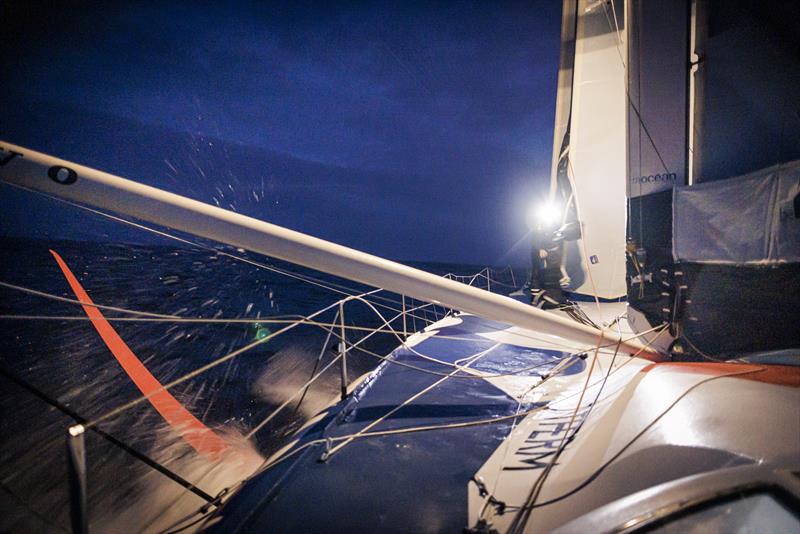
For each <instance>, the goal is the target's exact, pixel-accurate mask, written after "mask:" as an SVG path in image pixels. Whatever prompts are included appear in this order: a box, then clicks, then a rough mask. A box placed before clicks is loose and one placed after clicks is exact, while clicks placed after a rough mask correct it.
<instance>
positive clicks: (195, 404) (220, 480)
mask: <svg viewBox="0 0 800 534" xmlns="http://www.w3.org/2000/svg"><path fill="white" fill-rule="evenodd" d="M0 247H2V248H1V249H0V250H2V255H3V261H2V262H0V282H2V283H3V284H11V285H14V286H18V288H28V289H32V290H36V291H39V292H42V293H46V294H47V295H50V297H47V296H44V295H39V294H32V293H29V292H24V291H22V290H20V289H18V288H17V289H15V288H11V287H9V286H8V285H3V286H0V316H2V318H0V367H1V368H2V374H0V384H2V387H1V388H0V532H31V531H37V532H60V531H66V532H69V531H70V519H69V499H68V490H67V463H66V440H67V430H68V428H69V427H70V426H71V425H73V424H74V423H75V421H74V419H73V418H71V417H70V416H69V415H67V414H65V413H64V410H63V409H60V408H59V407H57V406H55V405H56V404H58V405H60V406H62V407H66V408H67V409H68V410H70V411H72V412H74V413H76V414H78V415H79V416H80V417H82V418H84V419H86V420H89V421H94V420H96V419H102V420H101V422H100V423H98V425H97V426H98V428H101V429H102V430H103V431H105V432H107V433H109V434H111V435H112V436H114V437H115V438H117V439H119V440H121V441H123V442H124V443H126V444H127V445H129V446H130V447H132V448H134V449H136V450H137V451H139V452H141V453H143V454H145V455H147V456H148V457H150V458H152V459H153V460H155V461H157V462H159V463H161V464H162V465H164V466H166V467H167V468H169V469H170V470H172V471H174V472H176V473H177V474H179V475H180V476H181V477H183V478H184V479H186V480H187V481H189V482H191V483H192V484H195V485H197V486H198V487H200V488H201V489H203V491H205V492H206V493H209V494H211V495H216V494H217V493H218V492H219V491H221V490H223V488H228V487H232V486H235V484H236V483H237V482H239V481H241V480H242V479H243V478H245V477H246V476H247V475H249V474H250V473H252V472H253V471H254V470H255V469H257V467H258V466H259V465H260V464H261V463H262V462H263V461H264V460H265V459H266V458H267V457H269V455H270V454H272V453H273V452H275V451H276V450H277V448H279V447H280V446H281V445H282V444H283V443H285V441H286V437H287V436H288V435H289V434H291V433H292V432H294V431H295V430H297V429H298V428H299V427H300V426H301V425H302V424H303V423H304V422H305V421H306V420H308V418H310V417H312V416H313V415H314V414H315V413H317V412H318V411H319V410H320V409H321V408H323V407H324V406H325V405H327V404H328V403H329V402H330V400H331V399H334V398H336V396H337V395H338V392H339V387H340V369H339V367H338V365H334V366H332V367H331V368H330V369H329V370H328V371H326V373H325V374H323V375H322V376H321V377H320V378H319V379H318V380H317V381H315V382H314V384H313V385H312V386H310V387H309V388H308V389H307V391H306V393H305V394H304V395H298V396H296V397H295V398H294V400H292V402H291V403H290V404H289V405H288V406H287V408H286V409H285V410H283V411H282V412H281V414H280V415H279V416H277V417H275V418H273V419H272V420H271V421H270V422H269V423H268V424H266V425H264V426H263V428H261V429H260V430H259V431H258V432H257V433H255V434H254V435H253V436H252V437H251V438H250V439H246V436H247V435H248V434H249V433H250V432H251V430H252V429H254V428H256V427H257V426H258V425H259V424H260V423H261V422H263V421H264V420H265V418H266V417H267V416H269V415H270V414H271V413H272V412H273V411H274V410H275V409H276V407H277V406H279V405H281V404H282V403H284V402H285V401H287V399H290V398H291V397H292V395H295V394H296V393H297V392H298V391H299V390H301V389H302V386H303V384H304V383H305V382H306V381H307V380H308V379H309V378H310V377H311V376H312V374H313V373H314V372H315V370H316V369H319V368H321V367H322V366H324V365H325V364H326V363H327V362H329V361H330V360H331V359H332V358H333V357H334V356H335V346H336V342H335V341H336V340H335V339H334V340H327V343H326V337H327V335H328V332H327V331H326V330H325V325H302V326H298V327H295V328H293V329H292V330H290V331H288V332H286V333H283V334H281V335H278V336H276V337H272V338H269V339H267V340H266V341H264V342H262V343H260V344H257V345H256V346H254V347H252V348H250V349H249V350H246V351H244V352H242V353H241V354H239V355H238V356H236V357H233V358H230V359H227V360H226V361H224V362H222V363H220V364H218V365H215V366H213V367H211V368H210V369H208V370H206V371H204V372H202V373H200V374H198V375H197V376H194V377H192V378H190V379H188V380H185V381H184V382H182V383H180V384H178V385H176V386H175V387H173V388H172V389H171V392H172V394H173V395H174V397H175V398H176V399H177V400H178V401H179V402H180V403H182V404H183V405H184V406H185V407H186V408H187V409H188V410H189V411H190V412H191V413H192V414H193V415H194V416H195V417H197V418H198V419H199V420H201V421H202V422H203V423H204V424H205V425H206V426H207V427H209V428H210V429H212V430H213V431H214V432H215V433H217V434H218V435H220V436H222V437H223V439H224V440H225V442H226V443H227V444H228V445H229V447H228V449H227V452H226V453H225V454H223V455H222V457H220V458H214V459H212V458H207V457H203V456H202V455H200V454H198V453H197V452H196V451H195V450H194V449H192V448H191V447H190V446H188V445H187V444H186V443H185V442H184V441H183V440H182V439H181V437H180V436H179V434H178V433H177V432H175V430H174V429H173V428H171V427H169V425H167V424H166V423H165V422H164V420H163V419H162V418H161V416H160V415H159V414H158V413H157V412H156V410H154V409H153V407H152V406H151V405H150V403H149V402H146V401H145V402H141V403H139V404H137V405H134V406H130V407H128V408H125V409H122V410H120V407H125V406H126V405H127V404H128V403H130V402H131V401H134V400H136V399H137V398H139V397H141V394H140V392H139V391H138V389H137V388H136V386H135V385H134V384H133V382H132V381H131V379H130V378H129V377H128V376H127V374H126V373H125V372H124V370H123V369H122V367H121V366H120V365H119V363H118V362H117V361H116V359H115V358H114V356H113V354H112V353H111V352H110V351H109V349H108V348H107V347H106V345H105V344H104V343H103V341H102V339H101V338H100V336H99V335H98V333H97V332H96V330H95V329H94V327H93V325H92V323H91V322H89V321H88V320H87V319H86V315H85V314H84V312H83V310H82V308H81V307H80V306H78V305H76V304H74V303H70V302H65V301H60V300H56V299H54V298H52V297H64V298H74V294H73V293H72V291H71V289H70V287H69V285H68V284H67V282H66V279H65V277H64V275H63V274H62V272H61V270H60V268H59V267H58V265H57V263H56V261H55V259H54V257H53V255H52V254H51V252H50V250H51V249H52V250H54V251H56V252H57V253H58V254H59V255H60V256H61V257H62V258H63V259H64V261H65V262H66V264H67V265H68V266H69V268H70V269H71V270H72V272H73V273H74V274H75V276H76V277H77V278H78V279H79V281H80V283H81V284H82V286H83V287H84V289H85V290H86V291H87V293H88V294H89V295H90V297H91V298H92V299H93V300H94V302H95V303H96V304H100V305H104V306H113V307H116V308H121V309H126V310H135V311H139V312H147V313H150V314H161V315H166V316H170V317H166V318H164V317H161V318H154V317H149V318H147V319H148V320H142V319H143V317H142V316H141V315H138V316H137V315H132V314H131V313H123V312H121V311H114V310H103V314H104V316H105V317H106V318H107V319H109V321H110V322H111V324H112V326H113V327H114V329H115V330H116V331H117V333H118V334H119V335H120V337H121V338H122V339H123V340H124V341H125V343H126V344H127V345H128V346H129V347H130V349H131V351H132V352H133V353H134V354H136V356H137V357H138V358H139V359H140V360H141V361H142V362H143V363H144V365H145V366H146V367H147V368H148V370H149V371H150V372H151V373H152V374H153V375H154V376H155V377H156V378H157V379H158V380H159V381H160V382H161V383H162V384H165V383H168V382H170V381H173V380H176V379H179V378H181V377H184V376H185V375H186V374H187V373H190V372H192V371H195V370H197V369H199V368H201V367H203V366H206V365H207V364H210V363H213V362H216V361H218V360H219V359H220V358H222V357H225V356H226V355H229V354H230V353H232V352H233V351H236V350H238V349H241V348H242V347H246V346H248V345H249V344H252V343H253V342H254V341H257V340H264V339H265V338H267V337H269V336H270V335H271V334H272V333H274V332H276V331H277V330H278V329H280V328H282V327H284V326H286V325H287V324H288V322H289V321H293V320H294V319H295V318H296V317H297V316H308V315H310V314H311V313H313V312H315V311H317V310H319V309H322V308H324V307H326V306H328V305H330V304H332V303H335V302H336V301H337V300H339V299H340V298H341V297H342V296H343V293H348V294H352V293H360V292H364V291H367V290H369V289H371V288H368V287H366V286H363V285H360V284H356V283H353V282H351V281H347V280H342V279H337V278H335V277H331V276H328V275H325V274H323V273H318V272H314V271H311V270H308V269H303V268H300V267H297V266H293V265H290V264H286V263H284V262H280V261H276V260H273V259H269V258H265V257H262V256H255V255H250V254H247V253H245V252H244V251H237V250H234V249H221V248H220V249H217V250H212V249H210V248H196V247H191V246H188V245H187V246H182V245H181V246H173V245H158V246H155V245H131V244H107V243H95V242H70V241H52V240H44V239H9V238H5V239H2V240H0ZM255 263H258V264H261V265H256V264H255ZM415 266H416V267H419V268H422V269H424V270H427V271H429V272H433V273H436V274H445V273H454V274H456V275H471V274H474V273H475V272H477V271H479V270H480V269H481V268H482V267H480V266H474V265H448V264H436V263H424V264H415ZM275 269H277V270H280V271H286V272H289V273H291V274H290V275H286V274H285V273H283V272H275ZM516 274H517V275H520V274H521V273H516ZM297 277H302V278H309V277H310V278H312V283H309V282H308V281H307V280H300V279H298V278H297ZM494 277H495V279H496V283H495V284H494V286H493V288H492V289H493V290H494V291H499V292H503V291H507V290H510V288H511V275H510V273H509V272H508V271H505V272H497V273H494ZM517 278H519V276H517ZM481 284H484V285H485V282H484V281H481V280H479V281H478V285H481ZM398 299H399V297H398V296H397V295H392V294H390V293H385V292H384V293H381V294H379V295H377V296H376V297H374V298H372V300H371V302H372V303H373V305H374V306H375V308H376V309H377V311H378V312H380V313H381V314H382V315H383V318H382V317H380V316H379V315H378V314H377V313H376V312H375V310H373V309H371V308H369V307H367V306H366V305H364V304H363V303H360V302H358V301H356V302H350V303H348V304H347V307H346V308H345V323H346V325H347V326H348V333H347V336H348V342H351V343H352V342H358V341H359V340H360V339H361V338H363V337H364V336H367V335H368V334H369V333H370V331H369V330H368V329H370V328H377V327H379V326H380V325H382V324H383V320H384V319H386V320H388V319H390V318H392V317H395V316H396V314H397V313H398V312H399V309H400V305H399V301H398ZM415 304H417V305H418V304H421V303H419V302H416V303H413V302H412V301H410V300H409V301H408V303H407V305H408V307H409V308H410V307H412V306H413V305H415ZM337 309H338V308H336V307H334V308H333V309H332V310H331V311H329V312H327V313H325V314H322V315H320V316H319V317H318V319H317V320H318V321H320V322H322V323H326V324H332V323H333V321H334V319H335V317H334V313H335V312H336V310H337ZM443 313H444V310H443V309H441V308H436V309H424V310H420V311H418V312H416V316H417V317H415V318H409V319H408V323H407V328H408V330H409V331H412V330H415V329H421V328H423V327H424V325H425V324H426V323H427V322H429V321H433V320H435V319H436V318H437V317H440V316H441V315H442V314H443ZM120 318H128V319H129V320H119V319H120ZM130 319H135V320H130ZM189 319H191V320H193V321H196V322H190V321H187V320H189ZM209 319H213V320H214V321H215V322H212V323H209V322H202V321H203V320H209ZM197 321H199V322H197ZM273 321H286V322H273ZM391 324H392V326H393V327H394V328H395V329H398V330H399V329H402V320H400V319H399V318H395V320H394V321H393V322H392V323H391ZM358 328H365V330H360V329H358ZM397 345H398V338H397V337H396V334H394V333H382V334H375V335H372V336H371V337H369V338H368V339H367V340H365V341H363V344H362V345H361V346H362V347H364V348H365V349H367V350H368V351H370V352H373V353H376V354H379V355H385V354H388V353H389V352H391V350H392V349H393V348H395V347H396V346H397ZM378 363H380V360H379V359H377V358H376V357H375V356H374V355H370V354H368V353H367V352H363V351H353V352H352V353H350V354H349V355H348V360H347V371H348V380H353V379H355V378H357V377H358V376H360V375H362V374H363V373H366V372H368V371H369V370H371V369H372V368H374V367H375V366H376V365H377V364H378ZM21 384H25V385H26V386H27V389H26V387H25V386H23V385H21ZM31 390H35V391H36V392H38V396H37V395H36V394H34V393H32V391H31ZM300 397H302V402H299V401H300ZM114 412H118V413H114ZM112 413H113V415H111V416H109V414H112ZM85 439H86V451H87V453H86V454H87V470H88V475H87V482H88V506H89V517H90V527H91V528H92V530H95V531H97V532H130V531H160V530H164V529H167V528H168V527H169V526H170V524H171V523H173V522H175V521H177V520H179V519H180V518H181V517H183V516H185V515H187V514H191V513H193V512H194V511H195V510H196V509H198V508H199V507H200V506H201V505H202V504H204V502H203V501H202V500H201V499H200V498H199V497H197V496H196V495H194V494H192V493H190V492H188V491H187V490H186V489H185V488H183V487H182V486H180V485H178V484H176V483H175V482H173V481H172V480H170V479H168V478H167V477H165V476H164V475H163V474H161V473H158V472H157V471H155V470H153V469H152V468H151V467H149V466H147V465H145V464H144V463H142V462H140V461H138V460H136V459H135V458H133V457H132V456H131V455H130V454H128V453H127V452H125V451H123V450H121V449H120V448H118V447H116V446H114V445H113V444H111V443H109V442H108V441H106V440H104V439H103V438H101V437H100V436H98V435H96V434H94V433H92V432H88V433H86V438H85Z"/></svg>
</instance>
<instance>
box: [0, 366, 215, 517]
mask: <svg viewBox="0 0 800 534" xmlns="http://www.w3.org/2000/svg"><path fill="white" fill-rule="evenodd" d="M0 375H2V376H3V377H5V378H6V379H7V380H9V381H10V382H13V383H14V384H16V385H17V386H19V387H20V388H22V389H24V390H26V391H28V392H29V393H31V394H32V395H33V396H35V397H36V398H38V399H40V400H42V401H44V402H45V403H46V404H49V405H50V406H52V407H54V408H56V409H57V410H58V411H60V412H62V413H63V414H65V415H66V416H68V417H70V418H71V419H73V420H75V422H76V423H78V424H84V423H86V422H87V419H86V418H85V417H83V416H81V415H80V414H78V412H75V411H73V410H72V409H71V408H70V407H69V406H67V405H65V404H63V403H61V402H60V401H58V400H57V399H54V398H52V397H50V396H49V395H47V394H46V393H45V392H43V391H42V390H40V389H39V388H37V387H36V386H34V385H33V384H31V383H29V382H28V381H27V380H25V379H24V378H22V377H20V376H18V375H17V374H16V373H14V372H12V371H10V370H8V369H6V368H5V367H3V366H0ZM88 428H89V430H91V431H92V432H94V433H95V434H97V435H98V436H100V437H102V438H103V439H105V440H106V441H108V442H109V443H111V444H113V445H116V446H117V447H119V448H120V449H122V450H123V451H125V452H126V453H128V454H130V455H131V456H133V457H134V458H136V459H137V460H139V461H141V462H142V463H144V464H145V465H147V466H148V467H150V468H152V469H154V470H156V471H158V472H159V473H161V474H162V475H164V476H166V477H167V478H169V479H170V480H172V481H173V482H176V483H177V484H179V485H181V486H183V487H184V488H186V489H187V490H189V491H191V492H192V493H194V494H195V495H197V496H198V497H200V498H201V499H203V500H205V501H207V502H211V501H213V500H214V498H213V497H212V496H211V495H209V494H208V493H206V492H205V491H203V490H202V489H200V488H199V487H197V485H195V484H192V483H191V482H189V481H188V480H186V479H185V478H183V477H181V476H180V475H179V474H177V473H176V472H174V471H172V470H170V469H169V468H167V467H166V466H164V465H162V464H161V463H159V462H157V461H156V460H153V459H152V458H150V457H149V456H147V455H146V454H144V453H142V452H139V451H138V450H136V449H134V448H133V447H131V446H130V445H128V444H127V443H125V442H124V441H122V440H120V439H118V438H115V437H114V436H112V435H111V434H109V433H108V432H105V431H104V430H101V429H100V428H97V427H88Z"/></svg>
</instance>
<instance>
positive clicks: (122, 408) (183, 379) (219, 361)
mask: <svg viewBox="0 0 800 534" xmlns="http://www.w3.org/2000/svg"><path fill="white" fill-rule="evenodd" d="M374 291H380V290H378V289H376V290H374ZM338 304H339V303H338V302H335V303H333V304H330V305H329V306H326V307H325V308H322V309H321V310H318V311H316V312H314V313H312V314H311V315H309V316H308V317H306V318H305V319H306V320H308V319H313V318H314V317H317V316H318V315H320V314H322V313H324V312H326V311H328V310H330V309H332V308H333V307H335V306H338ZM301 324H304V320H301V321H297V322H295V323H292V324H290V325H287V326H285V327H283V328H281V329H279V330H276V331H275V332H272V333H271V334H268V335H266V336H264V337H263V338H261V339H257V340H255V341H253V342H252V343H249V344H247V345H245V346H244V347H240V348H238V349H236V350H234V351H233V352H229V353H228V354H226V355H225V356H221V357H220V358H217V359H216V360H213V361H211V362H209V363H207V364H206V365H203V366H201V367H199V368H197V369H195V370H194V371H191V372H189V373H186V374H185V375H183V376H181V377H179V378H176V379H175V380H173V381H172V382H169V383H167V384H165V385H163V386H162V387H161V388H160V389H158V390H156V391H155V392H154V393H153V394H155V393H158V392H159V391H161V390H169V389H170V388H172V387H174V386H177V385H178V384H182V383H183V382H186V381H187V380H189V379H190V378H193V377H195V376H197V375H199V374H202V373H204V372H205V371H208V370H209V369H212V368H214V367H216V366H217V365H220V364H222V363H225V362H227V361H228V360H232V359H233V358H236V357H237V356H239V355H240V354H243V353H244V352H247V351H249V350H250V349H252V348H254V347H257V346H258V345H261V344H263V343H266V342H267V341H269V340H271V339H272V338H274V337H276V336H279V335H280V334H283V333H284V332H288V331H289V330H291V329H293V328H295V327H297V326H298V325H301ZM146 400H149V395H145V396H142V397H139V398H137V399H134V400H132V401H130V402H128V403H126V404H123V405H122V406H119V407H117V408H115V409H113V410H111V411H109V412H107V413H106V414H105V415H102V416H100V417H98V418H97V419H95V420H93V421H90V422H89V423H87V425H86V426H94V425H96V424H97V423H100V422H101V421H104V420H106V419H108V418H109V417H113V416H115V415H117V414H119V413H121V412H123V411H125V410H128V409H130V408H132V407H134V406H137V405H139V404H141V403H142V402H144V401H146Z"/></svg>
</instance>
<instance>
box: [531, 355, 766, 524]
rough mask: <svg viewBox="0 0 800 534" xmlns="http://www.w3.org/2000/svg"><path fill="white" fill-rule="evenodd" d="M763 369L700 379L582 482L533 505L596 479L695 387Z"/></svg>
mask: <svg viewBox="0 0 800 534" xmlns="http://www.w3.org/2000/svg"><path fill="white" fill-rule="evenodd" d="M764 370H765V368H764V367H759V368H757V369H746V370H742V371H734V372H731V373H727V374H724V375H716V376H710V377H708V378H705V379H703V380H701V381H700V382H698V383H696V384H694V385H693V386H691V387H689V388H687V389H686V391H684V392H683V393H681V394H680V395H679V396H678V397H677V398H676V399H675V400H674V401H673V402H672V403H671V404H670V405H669V406H667V408H666V409H665V410H664V411H663V412H661V413H660V414H658V415H657V416H656V417H655V418H654V419H653V420H652V421H650V422H649V423H648V424H647V425H645V426H644V428H642V430H640V431H639V432H638V433H637V434H636V435H635V436H633V438H631V439H630V441H628V442H627V443H626V444H625V445H623V446H622V447H621V448H620V449H619V450H618V451H617V452H616V453H615V454H614V455H613V456H612V457H611V458H609V459H608V460H607V461H606V462H605V463H603V465H601V466H600V467H598V468H597V470H595V471H594V472H593V473H592V474H590V475H589V476H588V477H587V478H586V479H585V480H584V481H583V482H581V483H580V484H578V485H577V486H575V487H574V488H572V489H571V490H569V491H567V492H565V493H562V494H561V495H558V496H556V497H553V498H551V499H549V500H547V501H543V502H540V503H539V504H536V505H535V507H536V508H540V507H542V506H547V505H549V504H553V503H555V502H558V501H561V500H564V499H566V498H567V497H569V496H571V495H574V494H575V493H577V492H578V491H580V490H582V489H583V488H585V487H586V486H588V485H589V484H590V483H592V482H593V481H594V480H596V479H597V477H598V476H600V474H601V473H602V472H603V471H604V470H605V469H606V468H608V466H609V465H611V464H612V463H614V462H615V461H616V460H617V459H619V457H620V456H621V455H622V454H623V453H624V452H625V451H626V450H628V448H630V447H631V445H633V444H634V443H635V442H636V441H637V440H639V438H641V437H642V436H643V435H644V434H645V433H646V432H647V431H648V430H650V429H651V428H652V427H653V426H654V425H655V424H656V423H658V421H660V420H661V419H662V418H663V417H664V416H665V415H667V413H669V412H670V411H671V410H672V409H673V408H674V407H675V406H676V405H677V404H678V403H679V402H680V401H681V400H683V398H684V397H686V396H687V395H688V394H689V393H691V392H692V391H694V390H695V389H697V388H699V387H700V386H702V385H705V384H707V383H708V382H711V381H713V380H718V379H721V378H732V377H736V376H742V375H746V374H752V373H760V372H762V371H764Z"/></svg>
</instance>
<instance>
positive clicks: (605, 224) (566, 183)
mask: <svg viewBox="0 0 800 534" xmlns="http://www.w3.org/2000/svg"><path fill="white" fill-rule="evenodd" d="M564 13H565V17H564V19H565V20H564V23H563V25H562V27H566V28H567V29H568V30H569V29H570V21H569V18H570V17H571V16H572V14H573V13H574V19H573V20H574V21H575V25H574V28H575V40H574V58H572V60H571V61H570V58H569V55H570V48H571V46H572V42H571V40H570V39H569V35H570V33H566V34H565V35H566V36H567V38H566V39H562V60H561V69H560V72H559V94H558V103H557V113H556V131H555V134H556V136H555V143H554V148H555V149H556V150H554V162H553V191H554V197H555V198H556V199H557V202H559V203H560V204H561V208H562V211H563V213H564V214H565V218H567V219H568V218H569V217H571V216H575V217H577V219H578V220H579V221H580V223H581V237H580V238H579V239H578V240H576V241H567V242H566V243H565V244H564V250H563V259H562V270H563V271H564V274H565V276H564V278H563V279H562V281H563V285H564V287H565V289H567V290H569V291H572V292H575V293H581V294H586V295H597V296H599V297H601V298H607V299H613V298H619V297H622V296H624V295H625V293H626V287H625V176H626V157H625V131H626V127H625V100H626V99H625V67H624V63H625V55H626V49H625V44H624V42H625V26H624V21H623V13H624V7H623V2H622V1H615V2H599V1H596V0H578V1H577V2H570V1H569V0H567V1H566V2H565V3H564ZM570 78H571V80H572V84H571V85H570V84H569V83H567V81H568V80H569V79H570ZM567 102H568V103H569V104H568V105H567ZM565 118H568V121H567V122H565ZM573 214H574V215H573Z"/></svg>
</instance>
